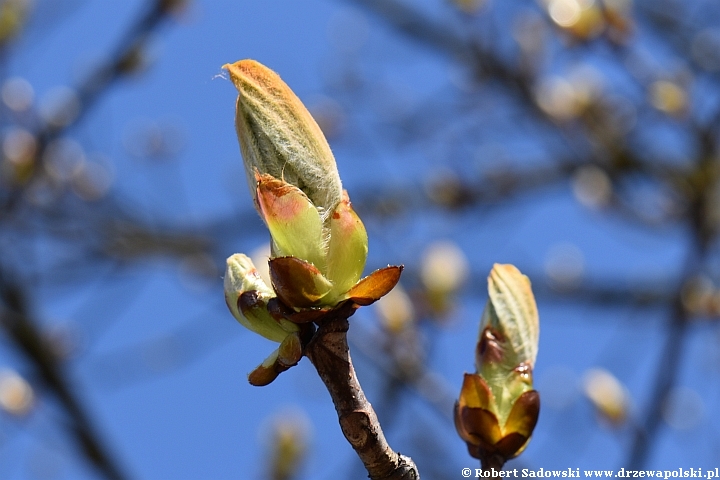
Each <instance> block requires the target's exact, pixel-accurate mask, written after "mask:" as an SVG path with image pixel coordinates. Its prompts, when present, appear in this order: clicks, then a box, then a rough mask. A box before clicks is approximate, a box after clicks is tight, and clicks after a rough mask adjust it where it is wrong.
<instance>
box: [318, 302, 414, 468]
mask: <svg viewBox="0 0 720 480" xmlns="http://www.w3.org/2000/svg"><path fill="white" fill-rule="evenodd" d="M353 313H354V306H351V304H347V307H341V308H340V309H338V311H337V312H335V313H334V314H333V315H332V316H331V317H329V318H327V319H326V320H324V321H323V322H322V323H321V324H320V327H319V328H318V330H317V332H316V333H315V335H314V336H313V338H312V339H311V340H310V342H309V343H308V345H307V347H306V352H305V354H306V355H307V357H308V358H309V359H310V361H311V362H312V364H313V365H314V366H315V369H316V370H317V372H318V374H319V375H320V378H321V379H322V381H323V383H324V384H325V386H326V387H327V389H328V392H330V396H331V397H332V401H333V403H334V404H335V410H336V411H337V414H338V419H339V421H340V428H341V429H342V431H343V434H344V435H345V438H346V439H347V441H348V442H349V443H350V445H351V446H352V447H353V449H354V450H355V452H356V453H357V454H358V456H359V457H360V460H362V462H363V464H364V465H365V468H366V469H367V471H368V474H369V476H370V478H371V479H372V480H419V479H420V473H419V472H418V470H417V467H416V466H415V463H414V462H413V461H412V459H411V458H410V457H406V456H404V455H401V454H399V453H397V452H395V451H394V450H393V449H392V448H390V445H388V443H387V440H385V435H384V434H383V431H382V428H381V427H380V423H379V422H378V419H377V415H375V410H373V408H372V405H370V402H368V400H367V398H365V393H363V390H362V387H361V386H360V382H359V381H358V378H357V375H356V374H355V368H354V367H353V364H352V360H351V359H350V350H349V348H348V342H347V331H348V328H349V325H350V324H349V322H348V318H349V317H350V316H351V315H352V314H353Z"/></svg>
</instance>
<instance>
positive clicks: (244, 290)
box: [225, 253, 299, 342]
mask: <svg viewBox="0 0 720 480" xmlns="http://www.w3.org/2000/svg"><path fill="white" fill-rule="evenodd" d="M274 297H275V293H274V292H273V291H272V289H270V287H268V286H267V285H266V284H265V282H264V281H263V280H262V278H261V277H260V274H259V273H258V271H257V269H256V268H255V265H253V263H252V260H250V258H248V257H247V256H246V255H243V254H242V253H236V254H235V255H232V256H231V257H230V258H228V259H227V269H226V270H225V302H226V303H227V306H228V308H229V309H230V312H231V313H232V314H233V316H234V317H235V319H237V321H238V322H240V323H241V324H242V325H243V326H244V327H245V328H247V329H249V330H252V331H253V332H255V333H257V334H259V335H262V336H263V337H265V338H267V339H268V340H272V341H274V342H282V341H283V340H285V337H287V335H288V333H294V332H297V331H298V330H299V327H298V326H297V325H295V324H293V323H292V322H289V321H286V320H280V321H276V320H275V319H274V318H273V317H272V316H271V315H270V313H269V312H268V310H267V302H268V301H269V300H271V299H272V298H274Z"/></svg>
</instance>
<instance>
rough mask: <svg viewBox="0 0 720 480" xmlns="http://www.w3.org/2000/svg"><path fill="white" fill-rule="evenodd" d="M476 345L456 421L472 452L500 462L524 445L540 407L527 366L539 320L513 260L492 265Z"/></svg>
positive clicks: (532, 362) (534, 352)
mask: <svg viewBox="0 0 720 480" xmlns="http://www.w3.org/2000/svg"><path fill="white" fill-rule="evenodd" d="M488 293H489V297H490V298H489V300H488V303H487V305H486V307H485V311H484V312H483V316H482V319H481V323H480V335H479V338H478V343H477V347H476V355H475V364H476V368H477V374H465V380H464V382H463V387H462V391H461V392H460V398H459V400H458V402H457V403H456V405H455V425H456V428H457V431H458V433H459V434H460V436H461V437H462V438H463V440H465V442H466V443H467V445H468V450H469V452H470V454H471V455H472V456H474V457H475V458H479V459H481V460H482V462H483V464H486V463H489V464H493V465H495V464H497V463H498V462H499V463H501V464H502V463H504V462H505V461H506V460H508V459H510V458H513V457H515V456H517V455H519V454H520V452H522V451H523V450H524V449H525V447H526V446H527V443H528V441H529V440H530V436H531V435H532V431H533V429H534V428H535V424H536V423H537V419H538V414H539V412H540V395H539V394H538V393H537V392H536V391H535V390H533V385H532V370H533V367H534V366H535V358H536V357H537V348H538V340H539V322H538V313H537V306H536V304H535V297H534V296H533V293H532V289H531V288H530V280H529V279H528V278H527V277H526V276H525V275H523V274H522V273H520V271H519V270H518V269H517V268H515V267H514V266H513V265H498V264H496V265H495V266H494V267H493V269H492V271H491V272H490V276H489V277H488Z"/></svg>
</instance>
